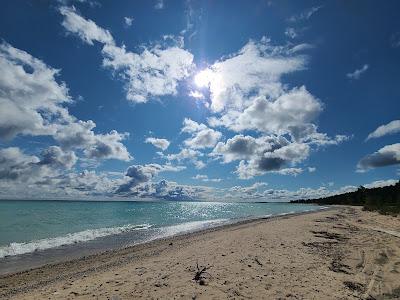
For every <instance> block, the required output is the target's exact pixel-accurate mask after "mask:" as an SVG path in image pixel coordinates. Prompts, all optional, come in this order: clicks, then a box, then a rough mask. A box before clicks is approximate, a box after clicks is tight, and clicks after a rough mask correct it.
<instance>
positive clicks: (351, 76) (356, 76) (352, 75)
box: [346, 64, 369, 80]
mask: <svg viewBox="0 0 400 300" xmlns="http://www.w3.org/2000/svg"><path fill="white" fill-rule="evenodd" d="M368 68H369V65H367V64H365V65H363V66H362V67H361V68H360V69H356V70H355V71H354V72H350V73H347V74H346V76H347V78H349V79H354V80H357V79H360V77H361V75H362V74H363V73H365V72H367V70H368Z"/></svg>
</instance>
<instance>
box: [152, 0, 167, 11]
mask: <svg viewBox="0 0 400 300" xmlns="http://www.w3.org/2000/svg"><path fill="white" fill-rule="evenodd" d="M164 5H165V4H164V0H156V4H154V8H155V9H163V8H164Z"/></svg>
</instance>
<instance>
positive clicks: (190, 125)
mask: <svg viewBox="0 0 400 300" xmlns="http://www.w3.org/2000/svg"><path fill="white" fill-rule="evenodd" d="M182 132H186V133H190V134H191V137H190V138H189V139H187V140H185V141H184V143H185V145H186V146H188V147H190V148H193V149H204V148H212V147H214V146H215V144H216V143H217V142H218V141H219V140H220V138H221V137H222V134H221V132H219V131H216V130H214V129H211V128H208V127H207V126H206V125H204V124H199V123H197V122H195V121H193V120H191V119H188V118H185V120H184V121H183V128H182Z"/></svg>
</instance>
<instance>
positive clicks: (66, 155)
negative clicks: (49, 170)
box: [39, 146, 77, 169]
mask: <svg viewBox="0 0 400 300" xmlns="http://www.w3.org/2000/svg"><path fill="white" fill-rule="evenodd" d="M41 155H42V159H41V160H40V162H39V164H41V165H50V166H56V167H59V168H66V169H71V168H72V167H73V166H74V165H75V163H76V161H77V157H76V155H75V153H74V152H73V151H63V150H62V149H61V148H60V147H58V146H50V147H49V148H47V149H45V150H43V152H42V154H41Z"/></svg>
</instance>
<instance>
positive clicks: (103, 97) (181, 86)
mask: <svg viewBox="0 0 400 300" xmlns="http://www.w3.org/2000/svg"><path fill="white" fill-rule="evenodd" d="M398 10H399V4H398V3H397V2H396V1H387V2H386V3H385V5H380V4H379V3H378V2H376V1H363V2H362V3H361V2H355V1H326V2H323V1H302V2H300V1H279V2H278V1H168V0H165V1H118V2H104V3H103V2H100V1H90V0H87V1H84V0H82V1H66V0H64V1H61V0H60V1H54V2H47V1H43V2H37V1H18V2H15V1H8V2H4V3H2V10H1V12H0V38H1V49H0V59H1V69H2V72H1V75H0V92H1V93H0V108H1V109H0V187H1V192H0V197H1V198H49V199H52V198H54V199H55V198H57V199H58V198H67V199H81V198H96V199H105V198H107V199H108V198H115V199H121V198H123V199H137V198H146V199H147V198H149V199H167V200H168V199H177V200H223V201H233V200H258V201H259V200H266V201H268V200H270V201H285V200H290V199H294V198H308V197H319V196H324V195H328V194H332V193H337V192H342V191H348V190H353V189H354V188H355V187H356V186H359V185H361V184H363V185H367V186H377V185H385V184H391V183H393V182H394V181H395V180H397V179H398V175H399V167H398V164H399V162H400V144H399V143H398V138H399V132H400V121H399V111H400V109H399V108H400V107H399V92H398V82H399V79H400V70H399V68H398V66H399V65H400V20H399V18H397V17H396V12H397V11H398Z"/></svg>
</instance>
